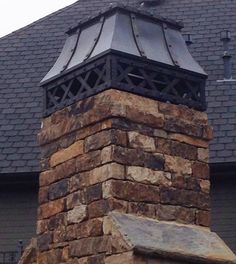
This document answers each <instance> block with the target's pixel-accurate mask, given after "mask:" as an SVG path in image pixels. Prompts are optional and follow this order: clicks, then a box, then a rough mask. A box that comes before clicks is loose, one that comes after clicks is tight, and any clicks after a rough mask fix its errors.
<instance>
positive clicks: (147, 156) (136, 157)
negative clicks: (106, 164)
mask: <svg viewBox="0 0 236 264" xmlns="http://www.w3.org/2000/svg"><path fill="white" fill-rule="evenodd" d="M112 160H114V161H115V162H118V163H121V164H124V165H132V166H143V167H147V168H150V169H154V170H155V169H156V170H163V167H164V159H163V156H162V155H158V154H152V153H146V152H144V151H142V150H140V149H127V148H122V147H118V146H113V150H112Z"/></svg>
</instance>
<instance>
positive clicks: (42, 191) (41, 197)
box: [38, 186, 49, 204]
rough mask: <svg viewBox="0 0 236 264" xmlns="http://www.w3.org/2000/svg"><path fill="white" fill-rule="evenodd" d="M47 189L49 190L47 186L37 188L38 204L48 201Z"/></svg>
mask: <svg viewBox="0 0 236 264" xmlns="http://www.w3.org/2000/svg"><path fill="white" fill-rule="evenodd" d="M48 190H49V188H48V186H45V187H41V188H39V194H38V201H39V204H43V203H46V202H48V199H49V198H48V197H49V193H48Z"/></svg>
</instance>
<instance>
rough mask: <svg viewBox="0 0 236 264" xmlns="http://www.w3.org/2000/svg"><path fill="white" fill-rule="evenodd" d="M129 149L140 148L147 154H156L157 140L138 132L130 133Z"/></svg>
mask: <svg viewBox="0 0 236 264" xmlns="http://www.w3.org/2000/svg"><path fill="white" fill-rule="evenodd" d="M128 139H129V147H131V148H140V149H142V150H144V151H147V152H155V150H156V147H155V140H154V138H152V137H149V136H146V135H142V134H140V133H138V132H135V131H131V132H128Z"/></svg>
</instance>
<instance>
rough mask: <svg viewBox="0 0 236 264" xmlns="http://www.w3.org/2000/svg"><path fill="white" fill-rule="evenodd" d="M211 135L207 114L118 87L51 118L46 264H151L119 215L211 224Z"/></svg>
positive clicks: (44, 209) (46, 156)
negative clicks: (114, 217)
mask: <svg viewBox="0 0 236 264" xmlns="http://www.w3.org/2000/svg"><path fill="white" fill-rule="evenodd" d="M196 124H198V125H196ZM210 134H211V133H210V128H209V129H208V126H207V117H206V115H205V114H204V113H200V112H197V111H194V110H190V109H188V108H186V107H183V106H175V105H172V104H165V103H160V102H157V101H155V100H151V99H148V98H143V97H141V96H137V95H133V94H129V93H126V92H120V91H117V90H113V89H111V90H108V91H105V92H103V93H101V94H98V95H95V96H93V97H91V98H88V99H85V100H82V101H79V102H76V103H74V104H73V105H72V106H69V107H66V108H65V109H63V110H60V111H57V112H56V113H54V114H52V115H51V116H50V117H47V118H46V119H44V120H43V128H42V131H41V132H40V134H39V137H38V138H39V142H40V144H41V146H42V148H43V157H42V160H43V162H42V164H43V166H44V168H45V170H44V171H43V172H42V174H41V176H40V191H39V201H40V207H39V211H38V228H37V234H38V238H37V239H38V261H39V263H45V264H52V263H63V264H64V263H69V264H75V263H76V264H77V263H82V264H104V263H105V264H106V263H109V264H113V262H114V264H116V263H121V261H122V258H125V257H126V260H125V261H126V263H129V261H130V263H134V264H137V263H140V264H149V263H152V262H150V261H151V260H150V261H148V262H147V259H145V258H144V259H143V258H142V257H141V258H140V259H138V258H137V257H136V256H135V255H133V252H131V248H129V246H128V244H127V242H126V241H125V240H124V239H123V237H122V235H121V233H120V231H119V230H118V229H117V228H115V227H112V226H111V225H109V224H108V222H109V221H107V219H108V218H109V217H108V215H109V214H110V212H112V211H116V212H120V213H129V214H132V215H139V216H144V217H148V218H152V219H159V220H161V221H175V222H178V223H182V224H186V225H189V224H193V225H198V226H206V227H208V226H209V221H210V219H209V215H210V214H209V171H208V165H207V155H208V142H209V139H210Z"/></svg>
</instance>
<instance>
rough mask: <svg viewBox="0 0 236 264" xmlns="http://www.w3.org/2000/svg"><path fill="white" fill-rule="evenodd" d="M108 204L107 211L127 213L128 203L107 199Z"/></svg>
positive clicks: (111, 198)
mask: <svg viewBox="0 0 236 264" xmlns="http://www.w3.org/2000/svg"><path fill="white" fill-rule="evenodd" d="M107 201H108V204H109V211H113V210H115V211H119V212H123V213H126V212H127V211H128V202H127V201H123V200H118V199H115V198H113V197H110V198H108V199H107Z"/></svg>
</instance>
